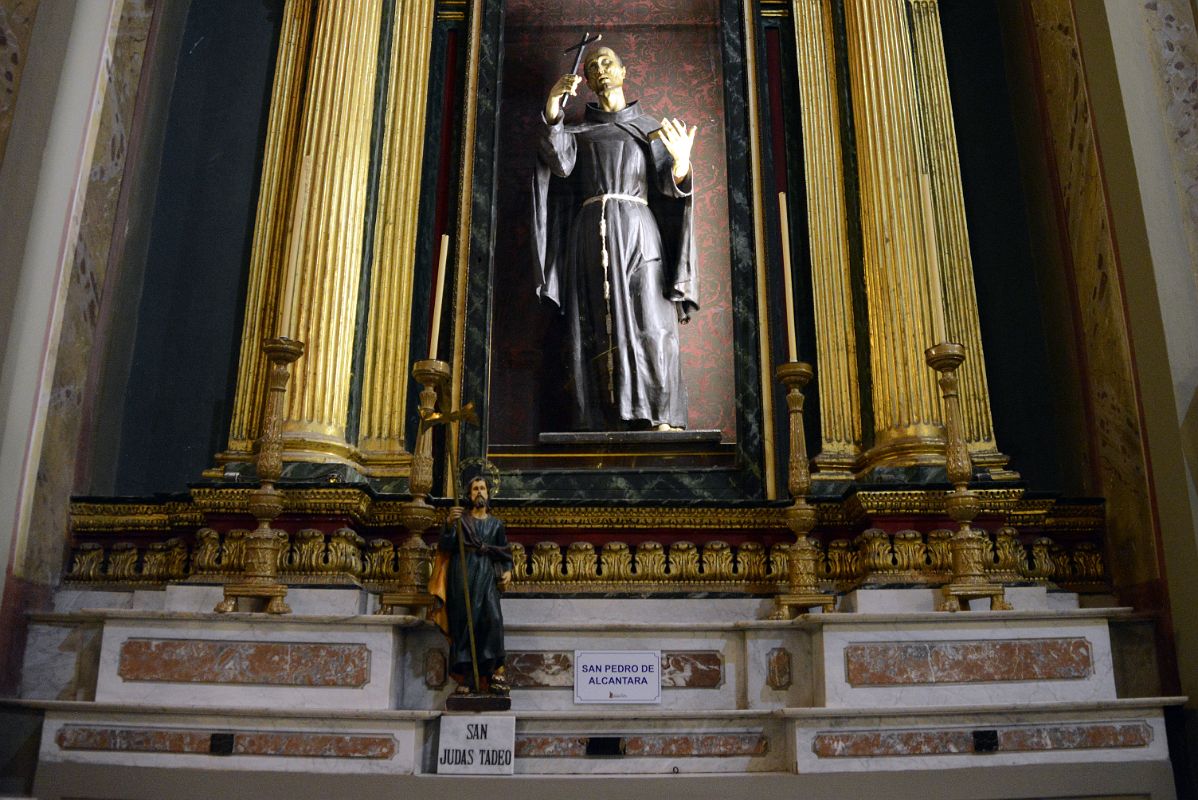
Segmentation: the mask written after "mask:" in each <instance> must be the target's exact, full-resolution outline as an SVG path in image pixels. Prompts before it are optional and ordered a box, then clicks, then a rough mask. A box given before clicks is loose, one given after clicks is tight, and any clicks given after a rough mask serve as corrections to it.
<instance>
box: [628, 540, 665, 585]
mask: <svg viewBox="0 0 1198 800" xmlns="http://www.w3.org/2000/svg"><path fill="white" fill-rule="evenodd" d="M635 556H636V579H637V580H638V581H652V582H660V581H664V580H666V554H665V550H663V549H662V546H661V544H660V543H658V542H643V543H641V544H640V545H638V546H637V548H636V554H635Z"/></svg>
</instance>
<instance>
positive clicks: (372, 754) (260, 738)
mask: <svg viewBox="0 0 1198 800" xmlns="http://www.w3.org/2000/svg"><path fill="white" fill-rule="evenodd" d="M213 734H231V735H232V736H233V752H232V754H233V755H244V756H290V757H302V758H368V759H389V758H393V757H394V756H395V739H394V737H391V736H382V735H379V736H370V735H365V734H330V733H297V732H281V731H233V732H230V731H207V730H180V729H172V728H105V727H92V726H85V725H67V726H64V727H63V728H61V729H60V730H59V731H58V735H57V736H56V737H55V741H56V742H57V743H58V747H59V748H60V749H62V750H102V751H108V752H122V753H182V754H198V755H209V754H210V753H211V748H212V736H213Z"/></svg>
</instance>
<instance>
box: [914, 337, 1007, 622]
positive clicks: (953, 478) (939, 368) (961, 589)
mask: <svg viewBox="0 0 1198 800" xmlns="http://www.w3.org/2000/svg"><path fill="white" fill-rule="evenodd" d="M924 357H925V358H926V360H927V363H928V366H929V367H931V368H932V369H934V370H936V372H937V373H938V374H939V378H938V379H937V383H938V384H939V385H940V396H941V398H942V399H943V400H944V428H945V438H946V445H945V472H946V473H947V475H948V480H949V482H950V483H952V484H953V491H952V493H951V494H949V496H948V497H947V498H946V499H945V503H944V505H945V510H946V511H947V512H948V515H949V516H950V517H951V518H952V519H953V521H954V522H956V523H957V524H958V525H959V526H960V527H959V529H958V530H957V532H956V533H954V534H953V537H952V539H950V540H949V550H950V552H951V554H952V570H953V572H952V579H951V580H950V581H949V582H948V584H946V585H945V586H943V587H941V589H940V592H941V599H940V610H942V611H960V610H961V609H962V605H961V601H963V600H964V601H966V603H968V601H969V600H974V599H981V598H983V597H986V598H989V599H990V608H991V610H994V611H999V610H1009V609H1010V608H1011V606H1010V604H1009V603H1007V601H1006V597H1005V594H1004V592H1003V587H1002V585H1001V584H997V583H991V582H990V580H989V578H988V577H987V576H986V570H985V566H984V562H983V559H984V558H985V553H986V544H987V542H986V538H985V535H984V534H983V533H981V532H980V531H977V530H974V529H973V528H972V527H971V523H972V522H973V520H974V517H976V516H977V514H978V511H979V510H980V509H981V504H980V503H979V502H978V498H977V494H976V493H975V492H974V491H973V490H972V489H970V488H969V481H970V479H971V478H972V477H973V462H972V461H971V460H970V457H969V448H968V447H967V446H966V444H965V437H964V436H963V435H962V431H961V405H960V396H959V387H958V378H957V369H958V367H960V366H961V364H963V363H964V362H965V348H964V347H963V346H962V345H959V344H957V343H956V342H941V343H939V344H936V345H933V346H932V347H929V348H928V349H927V350H925V351H924ZM964 607H965V608H968V605H966V606H964Z"/></svg>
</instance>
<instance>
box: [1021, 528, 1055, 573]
mask: <svg viewBox="0 0 1198 800" xmlns="http://www.w3.org/2000/svg"><path fill="white" fill-rule="evenodd" d="M1056 571H1057V566H1056V564H1055V563H1053V558H1052V539H1049V538H1048V537H1046V536H1041V537H1039V538H1038V539H1035V540H1034V541H1033V542H1032V563H1031V566H1030V567H1029V569H1028V576H1029V577H1030V578H1032V579H1033V580H1035V581H1036V582H1037V583H1048V582H1050V581H1051V580H1052V576H1053V574H1054V573H1055V572H1056Z"/></svg>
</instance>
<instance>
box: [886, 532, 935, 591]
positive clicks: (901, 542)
mask: <svg viewBox="0 0 1198 800" xmlns="http://www.w3.org/2000/svg"><path fill="white" fill-rule="evenodd" d="M892 546H893V548H894V568H895V569H896V570H898V571H899V572H902V573H906V575H907V577H908V578H909V579H911V580H919V579H921V578H923V577H924V569H925V567H926V566H927V561H928V552H927V548H926V547H924V543H923V536H921V535H920V533H919V531H899V532H898V533H896V534H895V535H894V541H893V545H892Z"/></svg>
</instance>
